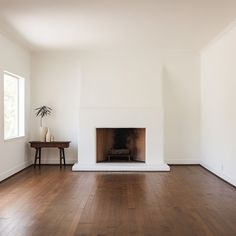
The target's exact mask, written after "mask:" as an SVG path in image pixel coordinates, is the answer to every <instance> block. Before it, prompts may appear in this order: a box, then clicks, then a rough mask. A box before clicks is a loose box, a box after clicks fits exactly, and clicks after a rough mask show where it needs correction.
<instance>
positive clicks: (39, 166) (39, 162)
mask: <svg viewBox="0 0 236 236" xmlns="http://www.w3.org/2000/svg"><path fill="white" fill-rule="evenodd" d="M39 167H41V148H39Z"/></svg>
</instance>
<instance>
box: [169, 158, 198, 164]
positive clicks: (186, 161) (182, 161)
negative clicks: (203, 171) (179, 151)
mask: <svg viewBox="0 0 236 236" xmlns="http://www.w3.org/2000/svg"><path fill="white" fill-rule="evenodd" d="M165 162H166V163H167V164H173V165H199V164H200V160H199V159H167V160H165Z"/></svg>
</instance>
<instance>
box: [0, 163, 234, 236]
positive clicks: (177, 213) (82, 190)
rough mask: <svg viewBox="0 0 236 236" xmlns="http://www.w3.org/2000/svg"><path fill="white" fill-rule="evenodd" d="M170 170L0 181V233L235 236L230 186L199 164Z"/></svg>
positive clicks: (61, 173) (46, 171) (53, 173)
mask: <svg viewBox="0 0 236 236" xmlns="http://www.w3.org/2000/svg"><path fill="white" fill-rule="evenodd" d="M171 170H172V171H171V172H149V173H141V172H133V173H127V172H113V173H110V172H72V171H71V167H70V166H67V167H66V168H65V169H62V170H60V168H59V167H58V166H42V167H41V170H39V169H33V168H31V167H30V168H28V169H26V170H24V171H23V172H20V173H19V174H17V175H15V176H13V177H12V178H10V179H8V180H6V181H4V182H2V183H0V235H1V236H2V235H14V236H15V235H22V236H27V235H30V236H31V235H40V236H50V235H62V236H66V235H117V236H125V235H134V236H137V235H160V236H165V235H174V236H185V235H188V236H194V235H199V236H204V235H212V236H217V235H222V236H224V235H225V236H235V235H236V189H235V188H234V187H232V186H230V185H228V184H227V183H225V182H223V181H222V180H220V179H218V178H217V177H216V176H214V175H212V174H211V173H209V172H208V171H206V170H205V169H203V168H201V167H200V166H175V167H172V168H171Z"/></svg>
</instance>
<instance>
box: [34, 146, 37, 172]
mask: <svg viewBox="0 0 236 236" xmlns="http://www.w3.org/2000/svg"><path fill="white" fill-rule="evenodd" d="M37 158H38V148H35V155H34V168H35V167H36V163H37Z"/></svg>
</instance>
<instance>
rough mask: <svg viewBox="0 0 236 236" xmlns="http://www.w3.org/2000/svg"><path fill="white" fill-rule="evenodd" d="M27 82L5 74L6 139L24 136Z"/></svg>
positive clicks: (7, 73)
mask: <svg viewBox="0 0 236 236" xmlns="http://www.w3.org/2000/svg"><path fill="white" fill-rule="evenodd" d="M24 114H25V81H24V79H23V78H21V77H19V76H17V75H14V74H11V73H9V72H4V139H11V138H17V137H20V136H24V133H25V132H24V130H25V127H24V126H25V124H24V123H25V122H24V119H25V118H24Z"/></svg>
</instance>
